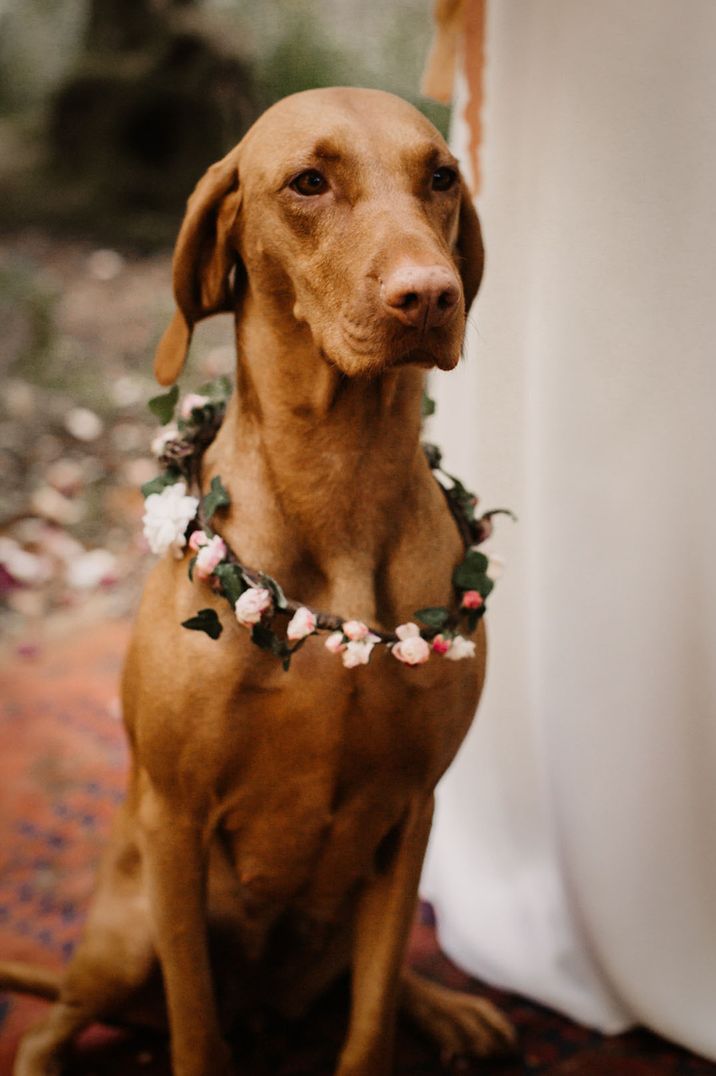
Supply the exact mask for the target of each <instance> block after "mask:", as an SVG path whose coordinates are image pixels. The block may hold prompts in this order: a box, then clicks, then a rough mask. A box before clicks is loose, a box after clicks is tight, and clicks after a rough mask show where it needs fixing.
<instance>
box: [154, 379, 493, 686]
mask: <svg viewBox="0 0 716 1076" xmlns="http://www.w3.org/2000/svg"><path fill="white" fill-rule="evenodd" d="M230 393H231V384H230V382H229V381H228V379H227V378H219V379H218V380H217V381H213V382H211V383H209V384H208V385H204V386H202V388H201V389H199V392H198V393H190V394H188V395H187V396H185V397H184V398H183V400H182V401H181V403H180V405H179V417H178V418H177V419H176V420H174V414H175V410H176V407H177V403H178V402H179V389H178V387H177V386H176V385H175V386H174V387H173V388H172V389H171V390H170V391H169V392H168V393H166V394H164V395H161V396H155V397H154V398H153V399H152V400H150V401H149V407H150V409H151V410H152V411H153V413H154V414H155V415H156V416H157V418H159V420H160V421H161V422H162V424H163V426H164V429H163V430H162V431H161V432H160V433H159V434H158V435H157V436H156V437H155V439H154V441H153V442H152V451H153V453H154V455H155V456H156V457H157V459H158V460H159V463H160V464H161V465H162V467H163V468H164V470H163V471H162V473H161V474H159V475H158V476H157V477H156V478H154V479H152V481H151V482H146V483H145V484H144V485H143V486H142V493H143V494H144V497H145V513H144V519H143V522H144V533H145V536H146V538H147V541H148V542H149V547H150V549H151V550H152V552H153V553H159V554H161V553H165V552H166V551H167V550H169V549H171V550H172V551H173V553H174V555H175V556H176V557H177V558H181V557H183V556H184V552H185V549H186V547H187V546H188V548H189V550H190V551H192V552H193V554H194V555H193V556H192V558H191V560H190V561H189V578H190V579H191V580H192V581H193V580H194V579H197V580H200V581H201V582H203V583H205V584H207V585H208V586H210V587H211V589H212V590H213V591H214V592H216V593H219V594H221V595H222V596H223V597H224V598H225V599H226V600H227V601H228V602H229V604H230V605H231V607H232V609H233V611H234V614H235V616H236V619H237V620H238V622H239V624H241V625H243V626H244V627H246V628H248V629H249V630H250V632H251V641H252V642H254V643H255V644H256V645H257V646H258V647H260V648H261V649H262V650H265V651H267V652H269V653H271V654H273V655H275V657H277V658H278V659H279V660H280V661H281V662H282V663H283V667H284V669H286V670H288V668H289V666H290V663H291V658H292V656H293V655H294V654H295V653H296V651H297V650H298V649H299V648H300V647H302V646H303V645H304V644H305V643H306V642H307V640H308V639H309V638H310V637H311V636H312V635H318V634H319V633H324V632H327V633H328V636H327V638H326V639H325V646H326V648H327V649H328V650H329V651H330V652H331V653H334V654H341V656H342V660H343V664H344V665H345V666H346V667H347V668H354V667H355V666H358V665H366V664H367V663H368V661H369V659H370V655H371V651H372V650H373V648H374V647H375V646H377V645H384V646H386V647H388V649H389V650H390V652H391V653H392V655H393V656H394V657H395V658H397V659H398V660H399V661H401V662H403V663H404V664H406V665H422V664H423V663H424V662H426V661H427V660H428V659H429V658H430V656H431V655H432V654H438V655H441V656H444V657H445V658H448V659H449V660H452V661H459V660H461V659H463V658H469V657H473V656H474V654H475V644H474V642H472V640H470V639H466V638H465V637H464V636H463V635H461V634H460V628H461V627H462V625H463V623H464V624H465V625H466V627H467V630H468V632H473V631H474V630H475V627H476V626H477V622H478V621H479V620H480V618H481V617H482V616H484V614H485V610H486V605H485V602H486V599H487V597H488V595H489V594H490V592H491V590H492V588H493V586H494V583H495V579H496V578H497V577H498V576H499V574H500V573H501V568H502V562H501V560H500V558H499V557H495V556H488V555H487V554H485V553H483V552H480V550H478V549H476V548H475V547H476V546H478V545H480V544H482V542H484V541H485V540H486V539H487V538H489V536H490V534H491V533H492V517H493V516H495V515H498V514H500V513H505V514H507V515H510V516H512V518H513V519H514V516H513V515H512V513H511V512H510V511H509V510H508V509H506V508H497V509H494V510H493V511H491V512H486V513H485V514H484V515H482V516H480V517H477V516H476V514H475V508H476V506H477V498H476V497H475V496H474V495H473V494H472V493H470V492H469V491H468V490H467V489H465V487H464V486H463V484H462V483H461V482H460V481H459V480H458V479H457V478H454V477H453V476H452V475H448V474H446V473H445V472H444V471H443V470H442V468H441V466H440V464H441V453H440V449H439V448H438V447H437V446H436V445H431V444H426V443H423V450H424V452H425V454H426V456H427V459H428V463H429V464H430V467H431V469H432V471H433V474H435V476H436V481H437V482H438V485H439V486H440V488H441V490H442V491H443V493H444V495H445V499H446V501H447V503H448V506H449V508H450V511H451V512H452V514H453V517H454V518H455V522H456V524H457V526H458V528H459V530H460V534H461V535H462V538H463V541H464V543H465V548H466V555H465V559H464V560H463V561H462V563H461V564H459V565H458V566H457V568H456V569H455V571H454V572H453V576H452V582H453V586H454V588H455V591H456V594H457V597H458V599H459V601H458V602H457V607H456V609H455V610H454V611H451V610H450V609H448V608H447V607H446V606H431V607H429V608H426V609H418V610H417V611H416V612H415V613H414V614H413V616H414V617H415V621H418V622H419V623H415V622H413V621H411V622H409V623H406V624H400V625H399V626H398V627H397V628H396V629H395V631H394V632H384V631H379V630H378V629H376V628H371V627H369V626H368V625H367V624H364V623H363V622H362V621H360V620H345V619H344V618H343V617H339V616H334V615H333V614H331V613H321V612H317V611H316V610H313V609H310V608H309V607H308V606H306V605H303V604H301V603H300V602H297V601H293V600H292V599H290V598H287V597H286V595H285V594H284V592H283V590H282V589H281V587H280V585H279V584H278V582H277V581H276V580H275V579H272V578H271V576H269V575H267V574H266V573H265V572H261V571H256V570H254V569H253V568H247V567H246V565H244V564H242V563H241V562H240V561H239V559H238V558H237V557H236V555H235V554H234V553H233V552H232V550H231V549H230V548H229V547H228V545H227V544H226V542H225V541H224V540H223V538H221V537H220V536H219V535H218V534H216V533H215V532H214V531H213V529H212V526H211V523H212V521H213V518H214V515H215V514H216V513H217V512H218V511H220V510H221V509H222V508H226V507H228V505H229V504H230V498H229V494H228V493H227V491H226V489H225V488H224V486H223V485H222V482H221V478H220V477H219V476H218V475H217V476H215V477H214V478H213V479H212V480H211V486H210V488H209V492H208V493H207V494H205V495H204V496H201V489H200V485H199V473H200V465H201V458H202V456H203V454H204V452H205V450H206V448H207V447H208V445H209V444H211V442H212V441H213V440H214V437H215V436H216V434H217V431H218V429H219V427H220V426H221V423H222V421H223V419H224V413H225V410H226V403H227V400H228V398H229V395H230ZM434 410H435V405H434V403H433V401H432V400H431V399H430V398H429V397H428V396H424V397H423V416H424V417H426V416H428V415H431V414H432V413H433V411H434ZM438 476H440V477H438ZM193 491H196V492H197V493H198V494H199V496H194V493H193ZM276 618H284V619H286V620H287V621H288V623H287V625H286V631H285V636H284V635H279V634H278V633H277V632H276V631H275V630H274V621H275V620H276ZM419 625H422V627H421V626H419ZM182 627H184V628H189V629H190V630H193V631H203V632H206V634H207V635H209V636H210V637H211V638H212V639H218V638H219V636H220V635H221V632H222V630H223V628H222V624H221V621H220V620H219V617H218V615H217V612H216V610H215V609H214V608H206V609H200V610H199V612H198V613H197V614H196V616H193V617H190V618H189V620H185V621H184V622H183V624H182Z"/></svg>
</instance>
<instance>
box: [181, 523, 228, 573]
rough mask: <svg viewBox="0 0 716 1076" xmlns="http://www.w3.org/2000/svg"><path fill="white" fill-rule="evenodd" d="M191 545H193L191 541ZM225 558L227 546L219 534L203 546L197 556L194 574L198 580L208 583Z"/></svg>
mask: <svg viewBox="0 0 716 1076" xmlns="http://www.w3.org/2000/svg"><path fill="white" fill-rule="evenodd" d="M194 533H195V534H196V533H199V532H197V531H195V532H194ZM193 537H194V535H192V538H193ZM189 544H190V545H191V540H190V542H189ZM225 556H226V546H225V544H224V541H223V539H222V538H220V537H219V535H218V534H215V535H214V537H213V538H210V539H209V540H208V541H207V542H205V543H203V544H202V545H201V548H200V549H199V552H198V553H197V555H196V564H195V565H194V574H195V575H196V577H197V579H201V580H202V581H203V582H206V580H207V579H208V578H209V576H210V575H212V574H213V572H214V569H215V568H216V566H217V565H218V564H221V562H222V560H223V559H224V557H225Z"/></svg>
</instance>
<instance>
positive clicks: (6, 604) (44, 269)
mask: <svg viewBox="0 0 716 1076" xmlns="http://www.w3.org/2000/svg"><path fill="white" fill-rule="evenodd" d="M431 7H432V3H431V0H397V2H395V3H386V2H385V0H263V2H260V0H203V2H202V0H0V240H1V241H0V324H2V333H1V334H0V372H1V373H2V378H3V383H2V392H0V473H2V476H3V481H2V486H1V487H0V629H3V630H4V632H5V635H6V637H7V638H9V639H10V640H11V643H10V645H11V646H13V647H16V648H18V649H17V652H18V653H20V654H21V655H24V656H25V657H27V658H28V659H29V660H31V659H32V655H33V652H34V647H35V646H36V645H37V640H38V639H40V638H42V637H43V635H44V633H46V630H47V629H48V626H49V627H50V628H51V629H52V630H54V631H59V632H65V631H68V630H72V629H73V627H74V626H75V625H77V623H78V621H79V622H85V621H86V620H88V619H90V620H92V619H93V618H94V619H97V618H99V617H107V616H114V615H119V616H123V615H126V614H127V613H128V612H130V611H131V610H132V608H133V607H134V605H135V603H136V600H137V595H138V591H139V588H140V586H141V582H142V579H143V576H144V574H145V572H146V570H147V568H148V566H149V564H150V563H151V557H149V556H148V555H147V549H146V545H145V543H144V540H143V537H142V534H141V515H142V510H143V509H142V498H141V495H140V494H139V491H138V486H139V485H140V484H141V483H142V482H144V481H146V480H147V479H148V478H150V477H152V476H153V475H154V474H155V473H156V469H157V466H156V462H155V461H154V460H153V459H152V454H151V448H150V445H151V441H152V437H153V435H154V433H155V432H156V421H155V420H154V419H153V418H152V417H151V415H150V414H149V412H148V410H147V408H146V401H147V399H148V398H149V397H150V396H152V395H153V394H154V393H155V392H156V391H157V389H156V386H155V384H154V382H153V380H152V372H151V364H152V355H153V350H154V347H155V345H156V342H157V340H158V338H159V336H160V334H161V332H162V331H163V329H164V327H165V326H166V324H167V321H168V319H169V317H170V316H171V312H172V309H173V299H172V294H171V265H170V259H171V244H172V242H173V239H174V236H175V235H176V231H177V228H178V225H179V222H180V220H181V216H182V212H183V206H184V202H185V200H186V198H187V196H188V194H189V193H190V191H191V189H192V187H193V186H194V183H195V182H196V180H197V179H198V177H199V176H200V175H201V174H202V172H203V171H204V170H205V168H206V167H207V166H208V165H209V164H210V163H211V162H212V161H214V160H216V159H217V158H218V157H220V156H222V155H223V153H224V152H225V151H226V150H228V149H229V148H230V147H231V146H232V145H234V144H235V143H236V142H237V141H238V140H239V138H240V137H241V135H242V134H243V132H244V130H245V129H246V128H247V127H248V126H249V125H250V123H251V122H252V120H253V119H254V118H255V117H256V116H257V115H258V114H259V113H260V112H261V111H262V110H263V109H264V108H265V107H267V106H268V105H270V104H271V103H272V102H273V101H274V100H276V99H278V98H280V97H282V96H285V95H286V94H289V93H293V92H295V91H298V90H302V89H308V88H310V87H314V86H325V85H335V84H339V85H363V86H374V87H378V88H381V89H386V90H390V91H392V92H395V93H398V94H400V95H401V96H403V97H406V98H408V99H409V100H411V101H412V102H413V103H414V104H416V105H417V106H418V107H419V108H421V109H422V110H423V111H424V112H426V113H427V114H428V115H429V117H430V118H431V119H432V120H433V122H435V123H436V124H437V125H438V126H439V127H440V128H441V129H442V130H443V131H445V129H446V126H447V122H448V112H447V110H446V109H444V108H442V107H441V106H438V105H435V104H434V103H431V102H429V101H426V100H425V99H423V98H421V97H420V96H419V93H418V87H419V83H420V74H421V71H422V67H423V64H424V61H425V57H426V55H427V51H428V47H429V42H430V37H431V34H432V25H431V18H430V11H431ZM234 363H235V353H234V344H233V332H232V320H231V318H230V317H229V316H228V315H224V316H222V317H219V318H212V319H209V320H208V321H207V322H204V323H202V324H201V325H200V326H199V327H198V331H197V333H196V334H195V340H194V343H193V345H192V352H191V356H190V363H189V369H188V372H187V375H186V377H185V379H184V384H183V386H182V389H183V391H187V390H189V389H191V388H192V387H195V386H196V385H200V384H201V383H202V382H203V381H206V380H207V379H209V378H211V377H216V376H219V375H223V374H229V375H231V374H233V367H234Z"/></svg>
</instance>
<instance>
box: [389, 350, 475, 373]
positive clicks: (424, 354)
mask: <svg viewBox="0 0 716 1076" xmlns="http://www.w3.org/2000/svg"><path fill="white" fill-rule="evenodd" d="M459 358H460V354H459V352H458V354H457V355H450V354H445V353H443V352H435V351H428V350H427V349H426V348H419V347H416V348H411V349H410V351H406V352H404V353H403V354H402V355H399V356H398V358H397V359H395V360H393V362H391V363H389V366H391V367H396V366H397V367H400V366H419V367H421V368H422V369H423V370H432V369H434V367H436V366H437V368H438V369H439V370H454V369H455V367H456V366H457V364H458V360H459Z"/></svg>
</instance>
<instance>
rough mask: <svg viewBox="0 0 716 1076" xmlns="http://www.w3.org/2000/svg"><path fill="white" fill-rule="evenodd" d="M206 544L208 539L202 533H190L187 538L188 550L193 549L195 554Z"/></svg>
mask: <svg viewBox="0 0 716 1076" xmlns="http://www.w3.org/2000/svg"><path fill="white" fill-rule="evenodd" d="M208 544H209V539H208V537H207V535H206V534H204V532H203V531H192V532H191V537H190V538H189V548H190V549H193V550H194V552H195V553H196V552H198V550H200V549H201V547H202V546H203V545H208Z"/></svg>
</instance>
